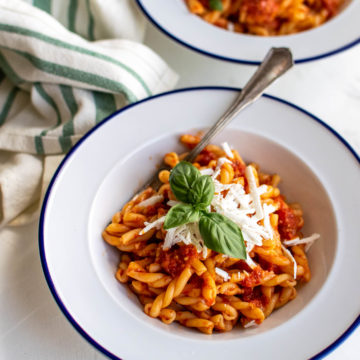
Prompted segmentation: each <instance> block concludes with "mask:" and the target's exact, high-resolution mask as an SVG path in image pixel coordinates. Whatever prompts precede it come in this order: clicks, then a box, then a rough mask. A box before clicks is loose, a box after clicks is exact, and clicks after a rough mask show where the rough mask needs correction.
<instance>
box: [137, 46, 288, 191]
mask: <svg viewBox="0 0 360 360" xmlns="http://www.w3.org/2000/svg"><path fill="white" fill-rule="evenodd" d="M293 65H294V62H293V58H292V54H291V51H290V50H289V49H288V48H271V49H270V51H269V52H268V53H267V55H266V56H265V58H264V60H263V61H262V63H261V64H260V66H259V67H258V69H257V70H256V72H255V73H254V75H253V76H252V77H251V78H250V80H249V81H248V82H247V84H246V85H245V87H244V88H243V89H242V91H241V92H240V94H239V96H238V97H237V98H236V99H235V101H234V102H233V104H232V105H231V106H230V107H229V109H228V110H227V111H226V112H225V113H224V115H223V116H222V117H221V118H220V119H219V120H218V121H217V122H216V123H215V124H214V125H213V126H212V127H211V128H210V129H209V131H208V132H207V133H206V134H205V135H204V137H203V138H202V139H201V141H200V142H199V144H198V145H197V146H196V147H195V148H194V149H192V150H191V151H190V152H189V154H188V155H187V156H186V157H185V159H184V161H189V162H192V161H194V159H195V158H196V156H197V155H199V154H200V152H201V151H202V149H203V148H204V147H205V146H206V145H208V144H209V142H210V140H211V139H212V138H213V137H214V136H215V135H217V134H218V133H219V132H220V131H222V129H224V128H225V126H226V125H228V124H229V123H230V121H231V120H233V119H234V117H235V116H236V115H238V114H239V112H240V111H241V110H243V109H244V108H245V107H247V106H248V105H250V104H252V103H253V102H254V101H256V100H257V99H258V98H259V97H260V96H261V94H262V93H263V92H264V91H265V89H266V88H267V87H268V86H269V85H270V84H272V83H273V82H274V81H275V80H276V79H277V78H279V77H280V76H281V75H283V74H284V73H285V72H286V71H287V70H289V69H290V68H291V67H292V66H293ZM169 169H170V167H169V166H162V167H161V168H160V169H158V170H157V172H156V174H155V175H154V176H153V177H152V178H151V179H149V181H148V182H146V184H145V185H144V186H143V187H142V188H141V189H140V190H139V191H138V193H140V192H141V191H143V190H145V189H146V188H148V187H149V186H150V187H152V188H153V189H155V190H158V189H159V187H160V186H161V184H162V183H161V182H160V180H159V178H158V174H159V172H160V171H161V170H169Z"/></svg>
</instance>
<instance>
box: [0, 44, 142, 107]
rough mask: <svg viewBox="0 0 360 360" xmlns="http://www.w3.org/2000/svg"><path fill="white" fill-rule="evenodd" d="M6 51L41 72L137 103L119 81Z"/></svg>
mask: <svg viewBox="0 0 360 360" xmlns="http://www.w3.org/2000/svg"><path fill="white" fill-rule="evenodd" d="M3 48H5V47H3ZM6 49H7V50H12V51H14V52H15V53H16V54H18V55H21V56H23V57H24V58H25V59H27V60H29V61H30V63H31V64H33V65H34V66H35V67H37V68H38V69H39V70H41V71H44V72H47V73H49V74H53V75H57V76H62V77H64V78H67V79H71V80H76V81H79V82H83V83H86V84H90V85H93V86H96V87H100V88H103V89H106V90H109V91H111V92H116V93H118V92H121V93H123V94H124V95H125V97H126V99H127V100H128V101H129V102H136V101H137V98H136V97H135V95H134V94H133V93H132V92H131V91H130V90H129V89H128V88H127V87H126V86H125V85H124V84H122V83H119V82H118V81H115V80H112V79H109V78H106V77H104V76H101V75H96V74H92V73H89V72H87V71H83V70H78V69H74V68H71V67H69V66H65V65H59V64H55V63H53V62H50V61H46V60H43V59H40V58H38V57H36V56H34V55H32V54H29V53H27V52H25V51H20V50H14V49H10V48H6Z"/></svg>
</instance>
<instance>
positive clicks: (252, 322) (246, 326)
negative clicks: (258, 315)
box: [244, 320, 257, 329]
mask: <svg viewBox="0 0 360 360" xmlns="http://www.w3.org/2000/svg"><path fill="white" fill-rule="evenodd" d="M253 326H257V323H256V321H255V320H251V321H249V322H248V323H247V324H245V325H244V329H247V328H249V327H253Z"/></svg>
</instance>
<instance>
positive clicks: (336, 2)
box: [322, 0, 342, 16]
mask: <svg viewBox="0 0 360 360" xmlns="http://www.w3.org/2000/svg"><path fill="white" fill-rule="evenodd" d="M322 3H323V5H324V7H325V8H326V9H327V10H328V11H329V14H330V16H334V15H336V14H337V13H338V12H339V8H340V5H341V3H342V0H322Z"/></svg>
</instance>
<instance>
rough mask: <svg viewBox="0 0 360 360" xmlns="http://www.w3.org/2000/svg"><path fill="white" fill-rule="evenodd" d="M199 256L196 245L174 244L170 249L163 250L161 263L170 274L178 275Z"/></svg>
mask: <svg viewBox="0 0 360 360" xmlns="http://www.w3.org/2000/svg"><path fill="white" fill-rule="evenodd" d="M198 256H199V255H198V252H197V250H196V248H195V246H194V245H183V246H173V247H172V248H171V249H169V250H161V253H160V256H159V263H160V265H161V266H162V268H163V269H164V270H165V271H166V272H167V273H168V274H170V275H171V276H172V277H176V276H178V275H180V274H181V272H182V271H183V270H184V268H185V267H186V266H187V265H188V264H190V262H191V261H192V260H193V259H196V258H198Z"/></svg>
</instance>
